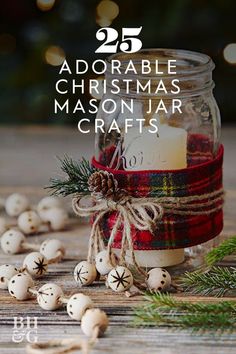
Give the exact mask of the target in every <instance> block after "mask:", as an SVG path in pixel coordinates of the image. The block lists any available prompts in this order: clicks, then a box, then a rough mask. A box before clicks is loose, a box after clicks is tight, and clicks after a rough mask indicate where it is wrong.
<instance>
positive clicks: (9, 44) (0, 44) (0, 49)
mask: <svg viewBox="0 0 236 354" xmlns="http://www.w3.org/2000/svg"><path fill="white" fill-rule="evenodd" d="M15 48H16V39H15V37H14V36H12V35H11V34H9V33H2V34H0V53H2V54H10V53H12V52H14V50H15Z"/></svg>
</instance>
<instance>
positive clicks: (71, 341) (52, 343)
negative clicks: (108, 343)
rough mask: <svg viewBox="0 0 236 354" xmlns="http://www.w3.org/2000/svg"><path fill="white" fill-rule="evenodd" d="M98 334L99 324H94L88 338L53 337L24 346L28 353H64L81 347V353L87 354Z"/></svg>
mask: <svg viewBox="0 0 236 354" xmlns="http://www.w3.org/2000/svg"><path fill="white" fill-rule="evenodd" d="M98 336H99V326H95V327H94V330H93V333H92V336H91V338H89V339H87V340H86V339H82V338H80V337H74V338H65V339H53V340H49V341H47V342H44V343H31V344H28V345H27V346H26V353H28V354H65V353H69V352H71V351H73V350H76V349H81V351H82V353H83V354H89V353H90V351H91V350H92V348H93V346H94V344H95V343H96V341H97V339H98Z"/></svg>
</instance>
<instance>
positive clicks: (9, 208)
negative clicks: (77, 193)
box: [0, 193, 68, 235]
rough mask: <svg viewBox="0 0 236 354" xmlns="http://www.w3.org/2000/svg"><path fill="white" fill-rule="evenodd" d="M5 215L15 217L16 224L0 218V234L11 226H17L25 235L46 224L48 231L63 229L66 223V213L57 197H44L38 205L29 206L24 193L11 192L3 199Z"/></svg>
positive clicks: (40, 229) (38, 229) (35, 231)
mask: <svg viewBox="0 0 236 354" xmlns="http://www.w3.org/2000/svg"><path fill="white" fill-rule="evenodd" d="M5 211H6V213H7V215H9V216H10V217H13V218H17V224H16V225H14V224H9V223H7V221H6V219H5V218H2V217H1V218H0V235H2V234H3V233H4V232H5V231H7V230H8V229H9V228H12V227H13V226H14V227H15V226H17V227H18V228H19V229H20V231H22V232H23V233H24V234H25V235H32V234H35V233H37V232H41V231H42V227H43V226H44V227H45V226H47V228H48V229H49V231H60V230H63V229H64V228H65V226H66V224H67V220H68V215H67V212H66V211H65V209H64V208H63V207H62V204H61V201H60V200H59V198H57V197H53V196H50V197H44V198H42V199H41V200H40V201H39V203H38V205H36V206H35V207H34V206H30V203H29V200H28V198H27V197H26V196H25V195H22V194H19V193H13V194H11V195H10V196H9V197H8V198H7V199H6V201H5Z"/></svg>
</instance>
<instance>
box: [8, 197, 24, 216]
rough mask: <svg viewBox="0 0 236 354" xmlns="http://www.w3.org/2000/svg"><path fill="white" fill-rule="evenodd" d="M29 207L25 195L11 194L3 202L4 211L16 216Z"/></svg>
mask: <svg viewBox="0 0 236 354" xmlns="http://www.w3.org/2000/svg"><path fill="white" fill-rule="evenodd" d="M28 208H29V200H28V198H26V196H25V195H22V194H19V193H14V194H11V195H10V196H9V197H8V198H7V199H6V202H5V209H6V213H7V214H8V215H9V216H18V215H20V214H21V213H23V212H24V211H25V210H27V209H28Z"/></svg>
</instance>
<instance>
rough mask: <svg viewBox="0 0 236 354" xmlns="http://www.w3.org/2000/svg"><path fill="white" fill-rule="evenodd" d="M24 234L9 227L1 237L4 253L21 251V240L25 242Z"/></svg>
mask: <svg viewBox="0 0 236 354" xmlns="http://www.w3.org/2000/svg"><path fill="white" fill-rule="evenodd" d="M25 240H26V239H25V236H24V235H23V234H22V232H21V231H19V230H15V229H10V230H8V231H6V232H4V234H3V235H2V237H1V248H2V250H3V252H4V253H8V254H17V253H20V252H22V251H23V249H24V248H23V246H22V244H23V242H25Z"/></svg>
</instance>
